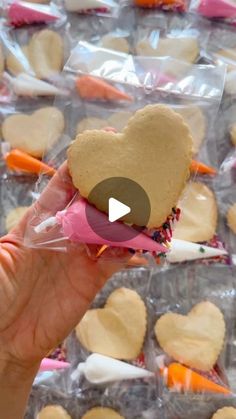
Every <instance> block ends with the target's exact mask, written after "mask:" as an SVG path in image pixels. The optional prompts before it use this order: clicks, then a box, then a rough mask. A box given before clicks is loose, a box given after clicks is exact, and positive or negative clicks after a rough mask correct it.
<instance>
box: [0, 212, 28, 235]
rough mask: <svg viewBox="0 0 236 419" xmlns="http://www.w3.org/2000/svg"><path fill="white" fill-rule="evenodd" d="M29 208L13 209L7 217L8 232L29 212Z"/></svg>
mask: <svg viewBox="0 0 236 419" xmlns="http://www.w3.org/2000/svg"><path fill="white" fill-rule="evenodd" d="M28 209H29V207H17V208H13V209H12V210H11V211H10V212H9V213H8V214H7V217H6V230H7V231H10V230H12V229H13V228H14V227H15V226H16V225H17V224H18V223H19V221H20V220H21V218H22V217H23V216H24V215H25V213H26V211H28Z"/></svg>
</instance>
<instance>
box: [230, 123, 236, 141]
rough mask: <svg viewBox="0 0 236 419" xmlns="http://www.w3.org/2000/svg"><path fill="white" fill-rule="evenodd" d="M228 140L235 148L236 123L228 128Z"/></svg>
mask: <svg viewBox="0 0 236 419" xmlns="http://www.w3.org/2000/svg"><path fill="white" fill-rule="evenodd" d="M230 138H231V142H232V144H233V145H235V146H236V123H235V124H233V125H232V126H231V128H230Z"/></svg>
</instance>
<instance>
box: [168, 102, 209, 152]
mask: <svg viewBox="0 0 236 419" xmlns="http://www.w3.org/2000/svg"><path fill="white" fill-rule="evenodd" d="M175 111H176V112H178V113H180V115H182V117H183V118H184V120H185V122H186V124H188V126H189V129H190V132H191V135H192V137H193V153H194V154H197V153H198V152H199V149H200V147H201V145H202V142H203V140H204V138H205V135H206V118H205V116H204V114H203V112H202V110H201V109H200V108H199V107H198V106H189V107H185V108H180V109H175Z"/></svg>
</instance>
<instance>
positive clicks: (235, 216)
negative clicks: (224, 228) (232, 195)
mask: <svg viewBox="0 0 236 419" xmlns="http://www.w3.org/2000/svg"><path fill="white" fill-rule="evenodd" d="M227 224H228V226H229V228H230V229H231V230H232V232H233V233H234V234H236V203H235V204H234V205H232V206H231V207H230V208H229V210H228V212H227Z"/></svg>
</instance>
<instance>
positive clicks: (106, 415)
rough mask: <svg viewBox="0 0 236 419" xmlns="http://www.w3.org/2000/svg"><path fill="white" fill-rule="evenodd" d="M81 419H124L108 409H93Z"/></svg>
mask: <svg viewBox="0 0 236 419" xmlns="http://www.w3.org/2000/svg"><path fill="white" fill-rule="evenodd" d="M82 419H124V417H123V416H121V415H119V413H117V412H116V411H115V410H113V409H110V408H109V407H94V408H93V409H91V410H89V411H88V412H87V413H85V415H84V416H83V417H82Z"/></svg>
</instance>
